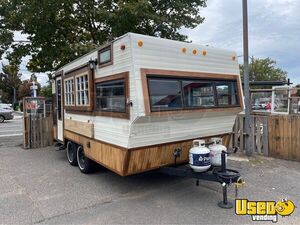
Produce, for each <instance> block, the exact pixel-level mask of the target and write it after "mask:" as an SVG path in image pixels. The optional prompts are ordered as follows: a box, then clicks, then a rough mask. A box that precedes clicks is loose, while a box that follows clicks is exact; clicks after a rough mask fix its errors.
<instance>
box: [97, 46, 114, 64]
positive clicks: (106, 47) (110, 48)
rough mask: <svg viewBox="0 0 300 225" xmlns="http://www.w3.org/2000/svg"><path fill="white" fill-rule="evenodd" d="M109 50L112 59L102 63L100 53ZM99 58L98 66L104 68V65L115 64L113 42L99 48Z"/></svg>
mask: <svg viewBox="0 0 300 225" xmlns="http://www.w3.org/2000/svg"><path fill="white" fill-rule="evenodd" d="M107 50H110V60H109V61H105V62H102V63H101V62H100V54H101V53H103V52H105V51H107ZM97 58H98V68H102V67H105V66H109V65H112V64H113V43H110V44H108V45H105V46H104V47H103V48H101V49H100V50H98V52H97Z"/></svg>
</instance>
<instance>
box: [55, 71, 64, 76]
mask: <svg viewBox="0 0 300 225" xmlns="http://www.w3.org/2000/svg"><path fill="white" fill-rule="evenodd" d="M63 73H64V71H63V70H60V71H57V72H55V73H54V77H55V78H56V77H59V76H62V75H63Z"/></svg>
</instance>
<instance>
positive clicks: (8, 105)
mask: <svg viewBox="0 0 300 225" xmlns="http://www.w3.org/2000/svg"><path fill="white" fill-rule="evenodd" d="M0 109H7V110H13V108H12V104H5V103H0Z"/></svg>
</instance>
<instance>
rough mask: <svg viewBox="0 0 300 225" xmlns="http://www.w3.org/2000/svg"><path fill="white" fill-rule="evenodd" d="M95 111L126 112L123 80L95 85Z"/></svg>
mask: <svg viewBox="0 0 300 225" xmlns="http://www.w3.org/2000/svg"><path fill="white" fill-rule="evenodd" d="M96 110H99V111H109V112H124V113H125V112H126V96H125V80H124V79H120V80H113V81H106V82H101V83H97V84H96Z"/></svg>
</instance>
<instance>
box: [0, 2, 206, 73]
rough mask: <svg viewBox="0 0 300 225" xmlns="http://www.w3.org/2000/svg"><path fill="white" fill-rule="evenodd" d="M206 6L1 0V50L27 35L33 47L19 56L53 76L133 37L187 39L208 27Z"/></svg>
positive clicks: (20, 50) (17, 49)
mask: <svg viewBox="0 0 300 225" xmlns="http://www.w3.org/2000/svg"><path fill="white" fill-rule="evenodd" d="M201 7H206V0H59V1H57V0H47V1H46V0H0V26H2V29H3V31H2V32H4V34H3V35H2V36H3V38H1V33H0V46H1V49H4V50H5V49H7V48H6V47H7V46H8V44H9V43H11V41H12V38H11V35H12V32H13V31H22V33H24V34H26V35H28V39H29V40H30V41H31V42H30V43H25V44H24V43H19V44H15V45H14V49H13V52H17V53H15V54H17V55H19V56H24V55H29V54H30V55H31V57H32V59H31V60H30V62H29V64H28V68H29V69H30V70H31V71H34V72H46V71H52V70H55V69H57V68H58V67H60V66H62V65H63V64H66V63H68V62H69V61H71V60H73V59H75V58H77V57H78V56H79V55H82V54H84V53H86V52H88V51H90V50H91V49H93V48H95V46H98V45H101V44H103V43H104V42H105V41H107V40H111V39H114V38H115V37H118V36H121V35H123V34H125V33H127V32H136V33H141V34H147V35H153V36H160V37H163V38H170V39H175V40H186V39H187V37H186V36H185V35H182V34H180V33H179V29H180V28H182V27H186V28H194V27H196V26H197V25H198V24H200V23H202V22H203V21H204V18H203V17H201V16H200V9H201ZM2 39H3V40H2ZM2 52H3V50H2ZM0 53H1V52H0Z"/></svg>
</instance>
